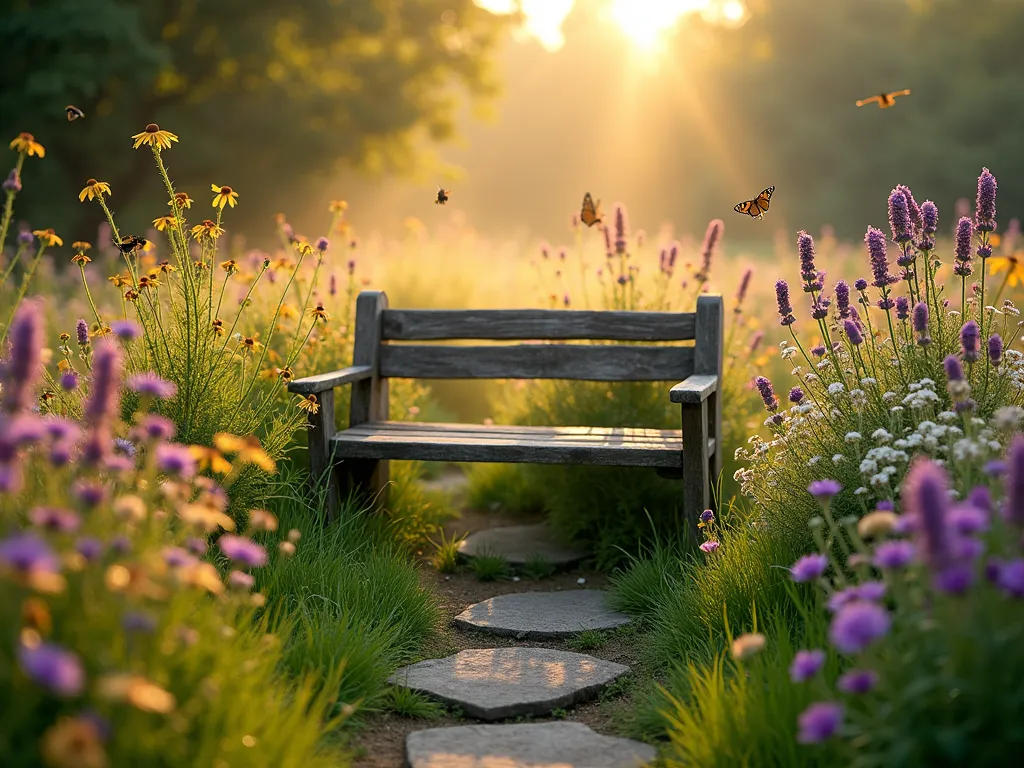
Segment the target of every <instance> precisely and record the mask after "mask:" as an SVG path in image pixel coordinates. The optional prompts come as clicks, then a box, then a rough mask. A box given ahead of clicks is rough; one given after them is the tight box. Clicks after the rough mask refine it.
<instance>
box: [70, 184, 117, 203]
mask: <svg viewBox="0 0 1024 768" xmlns="http://www.w3.org/2000/svg"><path fill="white" fill-rule="evenodd" d="M104 195H106V196H107V197H110V185H109V184H108V183H107V182H105V181H96V179H89V180H88V181H87V182H85V187H84V188H83V189H82V191H81V192H79V193H78V201H79V202H81V203H84V202H85V201H86V198H88V199H89V200H94V199H96V198H97V197H99V198H102V197H103V196H104Z"/></svg>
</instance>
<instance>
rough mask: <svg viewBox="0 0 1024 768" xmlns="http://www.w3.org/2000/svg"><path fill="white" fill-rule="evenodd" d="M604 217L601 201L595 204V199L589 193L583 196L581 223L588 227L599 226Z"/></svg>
mask: <svg viewBox="0 0 1024 768" xmlns="http://www.w3.org/2000/svg"><path fill="white" fill-rule="evenodd" d="M603 218H604V217H603V216H602V215H601V201H600V200H598V201H597V203H596V204H595V203H594V198H592V197H591V196H590V193H589V192H587V193H586V194H585V195H583V207H582V208H581V209H580V221H582V222H583V223H584V224H586V225H587V226H588V227H592V226H594V225H595V224H599V223H600V222H601V220H602V219H603Z"/></svg>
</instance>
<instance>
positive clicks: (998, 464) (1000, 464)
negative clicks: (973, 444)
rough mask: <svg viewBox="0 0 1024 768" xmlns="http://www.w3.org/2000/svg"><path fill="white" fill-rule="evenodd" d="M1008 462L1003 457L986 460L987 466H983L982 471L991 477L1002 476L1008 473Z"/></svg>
mask: <svg viewBox="0 0 1024 768" xmlns="http://www.w3.org/2000/svg"><path fill="white" fill-rule="evenodd" d="M1007 468H1008V467H1007V464H1006V462H1005V461H1003V460H1002V459H992V461H986V462H985V466H984V467H982V471H983V472H984V473H985V474H986V475H988V476H989V477H1001V476H1002V475H1005V474H1006V470H1007Z"/></svg>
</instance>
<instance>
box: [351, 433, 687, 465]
mask: <svg viewBox="0 0 1024 768" xmlns="http://www.w3.org/2000/svg"><path fill="white" fill-rule="evenodd" d="M393 425H394V422H379V423H376V424H363V425H360V427H358V428H352V429H346V430H344V431H342V432H339V433H338V434H337V435H336V436H335V438H334V440H333V444H334V445H335V447H336V454H335V455H336V457H337V458H338V459H339V460H341V461H342V462H343V463H344V461H345V459H347V458H348V459H372V458H377V459H384V458H388V459H418V460H422V461H473V462H481V461H482V462H502V463H504V462H511V463H519V462H525V463H535V464H587V465H599V466H619V467H676V468H678V467H680V466H681V465H682V448H683V439H682V433H681V432H679V431H678V430H632V429H626V428H597V427H582V428H581V427H568V428H567V427H560V428H555V434H553V435H552V434H551V429H552V428H550V427H516V428H515V432H511V431H503V432H500V433H498V434H495V433H493V431H492V429H493V428H491V427H488V426H484V425H476V424H473V425H469V424H465V425H459V430H461V431H456V430H454V429H452V430H450V431H447V432H445V431H438V430H435V429H431V428H429V427H424V428H423V429H422V431H413V430H409V429H405V428H396V427H394V426H393Z"/></svg>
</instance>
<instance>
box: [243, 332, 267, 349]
mask: <svg viewBox="0 0 1024 768" xmlns="http://www.w3.org/2000/svg"><path fill="white" fill-rule="evenodd" d="M242 346H243V347H244V348H245V350H246V351H248V352H255V351H256V350H258V349H259V348H260V347H262V346H263V345H262V344H260V343H259V341H257V340H256V337H255V336H243V337H242Z"/></svg>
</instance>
